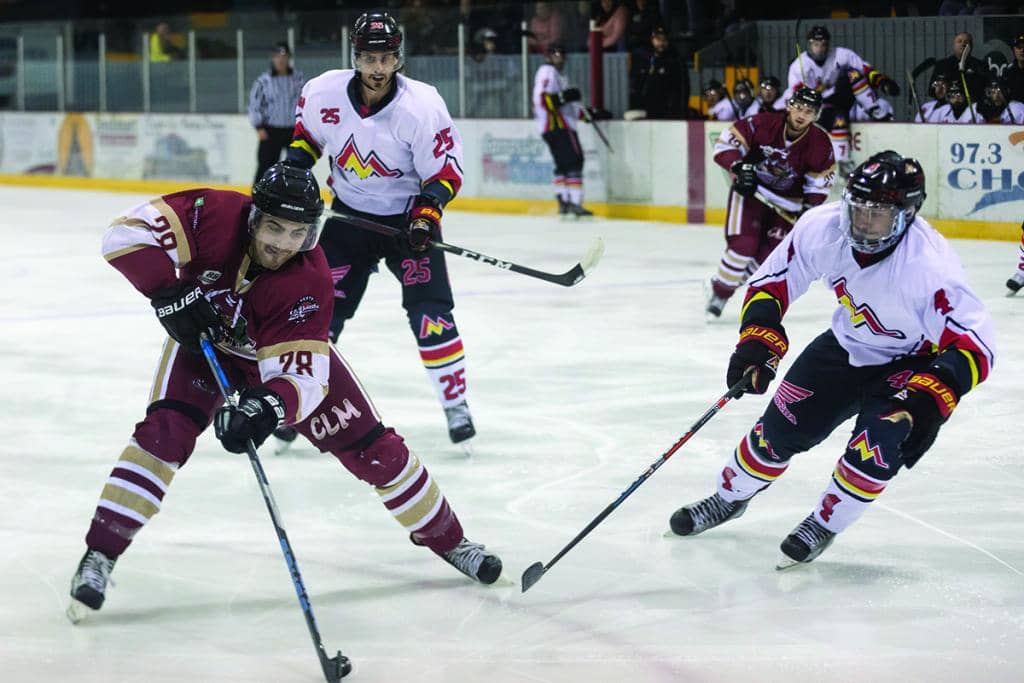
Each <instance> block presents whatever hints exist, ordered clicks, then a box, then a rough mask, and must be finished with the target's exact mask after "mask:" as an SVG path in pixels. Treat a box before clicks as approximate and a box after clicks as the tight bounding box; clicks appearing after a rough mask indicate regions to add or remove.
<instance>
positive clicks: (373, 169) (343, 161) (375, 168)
mask: <svg viewBox="0 0 1024 683" xmlns="http://www.w3.org/2000/svg"><path fill="white" fill-rule="evenodd" d="M334 164H335V165H336V166H337V167H338V169H339V170H340V171H342V172H345V171H348V172H349V173H352V174H353V175H355V176H356V177H358V178H359V179H360V180H366V179H367V178H369V177H371V176H377V177H378V178H401V177H402V175H403V173H402V172H401V171H400V170H398V169H397V168H396V169H391V168H388V167H387V165H386V164H385V163H384V162H383V161H381V160H380V157H378V156H377V153H376V152H375V151H373V150H372V149H371V150H370V153H369V154H368V155H366V156H365V157H364V156H363V154H362V153H361V152H360V151H359V148H358V147H356V141H355V133H353V134H352V135H349V136H348V140H346V141H345V145H344V146H343V147H342V148H341V151H340V152H338V154H337V155H336V156H335V158H334Z"/></svg>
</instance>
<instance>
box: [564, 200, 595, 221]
mask: <svg viewBox="0 0 1024 683" xmlns="http://www.w3.org/2000/svg"><path fill="white" fill-rule="evenodd" d="M565 213H566V214H567V215H569V216H576V217H577V218H588V217H590V216H593V215H594V212H593V211H591V210H589V209H584V208H583V206H582V205H580V204H573V203H572V202H566V203H565Z"/></svg>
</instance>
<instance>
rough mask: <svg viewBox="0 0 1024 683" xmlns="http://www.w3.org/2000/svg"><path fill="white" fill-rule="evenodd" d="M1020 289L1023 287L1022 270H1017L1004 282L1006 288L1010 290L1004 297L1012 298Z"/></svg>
mask: <svg viewBox="0 0 1024 683" xmlns="http://www.w3.org/2000/svg"><path fill="white" fill-rule="evenodd" d="M1021 287H1024V270H1018V271H1017V272H1016V273H1014V274H1013V275H1011V276H1010V279H1009V280H1007V281H1006V288H1007V289H1008V290H1010V291H1009V292H1007V293H1006V296H1013V295H1014V294H1016V293H1017V292H1019V291H1020V288H1021Z"/></svg>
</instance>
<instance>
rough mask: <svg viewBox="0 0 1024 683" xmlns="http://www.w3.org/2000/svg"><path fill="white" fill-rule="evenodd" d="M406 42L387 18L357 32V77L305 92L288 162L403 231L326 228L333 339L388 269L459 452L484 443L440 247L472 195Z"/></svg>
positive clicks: (340, 76)
mask: <svg viewBox="0 0 1024 683" xmlns="http://www.w3.org/2000/svg"><path fill="white" fill-rule="evenodd" d="M402 61H403V48H402V34H401V32H400V31H399V30H398V25H397V23H396V22H395V19H394V18H393V17H391V16H390V15H388V14H386V13H368V14H363V15H362V16H360V17H359V19H357V20H356V23H355V28H354V30H353V32H352V64H353V65H354V66H355V69H344V70H341V69H339V70H332V71H327V72H325V73H323V74H321V75H319V76H317V77H316V78H314V79H312V80H311V81H309V82H308V83H307V84H306V86H305V87H304V88H303V89H302V95H301V96H300V97H299V103H298V107H297V108H296V114H295V132H294V135H293V138H294V139H293V140H292V143H291V146H290V147H289V148H288V157H287V163H289V164H292V165H296V166H300V167H304V168H309V167H311V166H313V164H314V163H316V161H317V159H319V158H320V157H321V156H326V157H328V159H329V161H330V164H331V169H330V178H329V179H328V181H327V184H328V185H329V187H330V188H331V192H332V193H333V194H334V203H333V208H334V210H335V211H340V212H344V213H347V214H351V215H356V216H364V217H367V218H370V219H372V220H376V221H378V222H381V223H387V224H389V225H392V226H394V227H397V228H401V229H402V230H403V231H404V233H405V235H404V239H402V240H395V239H393V238H390V237H386V236H383V235H379V234H376V233H371V232H367V231H365V230H362V229H359V228H357V227H355V226H351V225H347V224H345V223H344V222H343V221H339V220H331V221H328V223H327V225H326V227H325V230H324V235H323V238H322V239H321V241H320V243H321V246H322V247H323V249H324V252H325V253H326V255H327V261H328V263H329V264H330V266H331V274H332V277H333V278H334V283H335V287H334V288H335V299H334V317H333V319H332V322H331V339H332V341H337V339H338V336H339V335H340V334H341V331H342V329H343V327H344V325H345V322H346V321H347V320H349V319H350V318H352V316H353V315H355V312H356V309H357V308H358V307H359V303H360V301H361V300H362V298H363V293H364V292H365V291H366V285H367V283H368V281H369V278H370V274H371V273H373V272H376V271H377V265H378V263H379V262H380V260H381V259H384V262H385V264H386V265H387V268H388V270H390V271H391V273H392V274H393V275H394V276H395V278H397V279H398V281H399V282H400V283H401V285H402V306H403V307H404V308H405V310H406V313H407V315H408V318H409V325H410V327H411V328H412V332H413V335H414V336H415V337H416V343H417V345H418V347H419V352H420V358H421V360H422V361H423V365H424V366H425V368H426V370H427V374H428V375H429V377H430V381H431V383H432V384H433V385H434V388H435V390H436V392H437V396H438V399H439V400H440V402H441V406H442V407H443V408H444V412H445V415H446V416H447V420H448V433H449V436H450V438H451V440H452V442H454V443H459V442H462V441H465V440H467V439H469V438H471V437H473V436H474V435H475V434H476V430H475V428H474V426H473V420H472V417H471V416H470V413H469V407H468V405H467V403H466V386H467V382H466V361H465V356H464V352H463V347H462V339H461V337H460V336H459V331H458V328H457V327H456V326H455V318H454V317H453V316H452V309H453V307H454V301H453V297H452V289H451V284H450V282H449V279H448V269H447V266H446V264H445V258H444V253H443V252H441V251H439V250H437V249H434V248H432V247H431V241H432V240H434V239H439V237H440V230H441V216H442V213H443V211H444V207H445V205H447V204H448V202H449V201H451V199H452V198H453V197H454V196H455V195H456V194H457V193H458V191H459V187H460V186H461V185H462V177H463V174H462V138H461V136H460V135H459V131H458V129H457V128H456V127H455V123H454V122H453V121H452V119H451V116H450V115H449V113H448V109H447V107H446V106H445V103H444V100H442V99H441V96H440V95H439V94H438V92H437V90H436V89H435V88H434V87H433V86H430V85H427V84H426V83H422V82H420V81H416V80H413V79H411V78H406V77H405V76H403V75H401V74H400V73H398V71H399V70H400V69H401V68H402Z"/></svg>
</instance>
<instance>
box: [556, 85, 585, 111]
mask: <svg viewBox="0 0 1024 683" xmlns="http://www.w3.org/2000/svg"><path fill="white" fill-rule="evenodd" d="M555 97H556V99H557V100H558V106H560V107H561V106H562V105H565V104H569V103H570V102H579V101H580V100H581V99H583V94H582V93H580V89H579V88H566V89H565V90H563V91H562V92H560V93H558V94H556V95H555Z"/></svg>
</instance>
